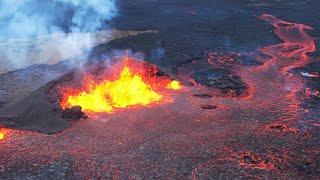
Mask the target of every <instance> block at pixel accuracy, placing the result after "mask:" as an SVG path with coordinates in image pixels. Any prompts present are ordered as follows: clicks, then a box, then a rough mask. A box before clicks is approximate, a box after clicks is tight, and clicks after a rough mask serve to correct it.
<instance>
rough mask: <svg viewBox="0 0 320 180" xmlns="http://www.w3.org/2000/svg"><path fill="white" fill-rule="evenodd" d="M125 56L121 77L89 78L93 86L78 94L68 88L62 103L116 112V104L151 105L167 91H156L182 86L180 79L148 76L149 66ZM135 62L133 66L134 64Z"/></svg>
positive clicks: (64, 106)
mask: <svg viewBox="0 0 320 180" xmlns="http://www.w3.org/2000/svg"><path fill="white" fill-rule="evenodd" d="M128 62H129V60H125V62H124V63H123V64H124V66H120V68H121V70H120V71H119V72H118V75H117V76H118V78H117V79H115V80H110V79H105V80H103V81H102V82H100V83H96V82H95V81H94V80H92V79H89V80H87V81H86V84H85V86H86V87H89V88H86V89H89V90H87V91H86V90H82V91H80V92H78V93H76V94H74V93H70V91H66V93H65V94H64V98H63V101H62V103H61V105H62V107H63V108H70V107H72V106H81V107H82V110H83V111H89V112H112V111H113V109H114V108H127V107H129V106H135V105H148V104H151V103H155V102H159V101H161V100H162V99H163V95H162V94H161V93H159V92H156V90H157V89H159V88H162V89H163V88H165V89H172V90H178V89H181V85H180V83H179V82H178V81H175V80H173V81H172V80H169V79H157V78H152V77H146V75H145V74H144V73H142V72H143V71H146V69H141V68H145V66H138V67H140V68H137V66H134V65H132V63H130V62H129V63H128ZM131 66H132V67H131Z"/></svg>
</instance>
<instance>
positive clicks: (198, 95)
mask: <svg viewBox="0 0 320 180" xmlns="http://www.w3.org/2000/svg"><path fill="white" fill-rule="evenodd" d="M193 96H194V97H196V98H203V99H209V98H212V96H211V95H210V94H194V95H193Z"/></svg>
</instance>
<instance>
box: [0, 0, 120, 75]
mask: <svg viewBox="0 0 320 180" xmlns="http://www.w3.org/2000/svg"><path fill="white" fill-rule="evenodd" d="M116 14H117V10H116V6H115V0H90V1H88V0H23V1H21V0H1V1H0V65H1V66H8V69H10V68H12V67H14V68H20V67H24V66H26V65H29V64H30V61H33V60H32V59H28V56H29V55H30V53H35V52H42V53H44V55H43V56H42V57H43V59H42V60H41V62H35V63H42V62H50V59H51V58H52V56H61V57H66V56H65V55H67V54H69V55H75V56H77V55H80V54H81V53H83V52H84V51H85V50H87V49H88V48H89V47H91V45H92V43H93V42H92V38H91V34H90V32H96V31H97V30H99V29H101V28H103V26H104V24H105V22H107V21H109V20H111V19H112V18H113V17H114V16H115V15H116ZM30 49H31V50H30ZM67 58H68V57H67Z"/></svg>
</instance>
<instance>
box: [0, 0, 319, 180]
mask: <svg viewBox="0 0 320 180" xmlns="http://www.w3.org/2000/svg"><path fill="white" fill-rule="evenodd" d="M116 4H117V8H118V11H119V12H118V16H116V17H114V18H113V19H112V20H111V21H109V22H106V23H108V28H110V29H115V30H121V31H128V32H129V31H130V32H133V31H139V32H141V33H136V34H132V33H131V34H130V33H129V34H128V35H123V36H119V37H117V38H114V39H111V40H110V41H108V42H106V43H103V44H99V45H97V46H95V47H94V48H93V49H92V51H91V52H90V56H89V57H88V59H87V63H88V64H90V65H92V64H94V63H97V62H100V61H101V59H104V57H105V56H106V55H110V54H112V53H114V52H115V51H118V52H124V51H130V53H131V54H133V55H134V56H136V54H143V59H144V61H145V62H147V63H150V64H154V65H155V66H157V67H158V68H159V69H161V71H162V72H161V73H163V74H165V75H163V74H162V75H163V76H168V77H170V78H172V79H176V80H178V81H179V82H180V83H181V86H182V89H181V90H179V91H175V92H173V93H172V98H173V100H172V102H171V103H166V104H156V105H152V106H145V107H133V108H126V109H121V110H117V111H115V112H113V113H106V114H99V115H91V114H86V115H83V114H82V115H81V116H78V115H79V114H76V113H77V112H71V115H70V114H68V116H67V117H75V116H77V120H74V119H71V120H70V118H69V119H68V118H65V117H66V116H64V115H65V113H66V112H65V111H63V110H62V109H61V107H59V106H58V104H59V103H58V102H56V101H58V98H56V94H55V92H54V89H55V87H56V85H57V84H59V83H61V82H65V81H67V80H69V79H71V78H74V77H75V75H74V74H75V72H76V70H75V69H74V68H73V67H70V65H69V64H68V61H69V59H64V60H61V61H60V62H58V63H57V64H53V65H48V64H36V65H31V66H30V67H27V68H24V69H17V70H14V71H10V72H6V73H3V74H0V133H2V134H4V138H3V139H2V140H0V179H320V178H319V177H320V51H319V38H320V18H319V17H320V1H318V0H202V1H199V0H131V1H124V0H117V3H116ZM55 98H56V99H55ZM69 113H70V112H69ZM72 113H75V115H74V114H72ZM0 139H1V138H0Z"/></svg>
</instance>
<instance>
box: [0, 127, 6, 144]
mask: <svg viewBox="0 0 320 180" xmlns="http://www.w3.org/2000/svg"><path fill="white" fill-rule="evenodd" d="M5 136H6V135H5V133H4V132H3V131H2V129H0V141H1V140H4V138H5Z"/></svg>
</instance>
